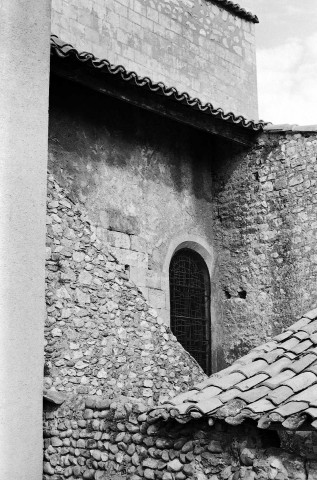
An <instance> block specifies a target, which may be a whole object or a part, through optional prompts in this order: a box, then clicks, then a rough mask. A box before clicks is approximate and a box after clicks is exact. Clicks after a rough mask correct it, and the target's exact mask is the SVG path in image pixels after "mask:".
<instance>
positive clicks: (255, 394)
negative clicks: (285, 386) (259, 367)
mask: <svg viewBox="0 0 317 480" xmlns="http://www.w3.org/2000/svg"><path fill="white" fill-rule="evenodd" d="M269 392H271V390H270V388H269V387H265V386H264V385H262V386H261V387H258V388H253V389H252V390H248V391H247V392H241V393H239V394H238V395H237V397H238V398H240V399H241V400H244V401H245V402H246V403H253V402H256V401H257V400H260V398H263V397H265V396H266V395H267V394H268V393H269ZM291 394H293V391H292V393H291ZM268 398H269V397H268Z"/></svg>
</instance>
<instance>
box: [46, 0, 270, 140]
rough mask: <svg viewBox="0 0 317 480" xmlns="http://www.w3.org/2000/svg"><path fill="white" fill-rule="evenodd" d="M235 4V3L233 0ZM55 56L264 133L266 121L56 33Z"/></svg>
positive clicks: (204, 112)
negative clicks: (78, 46) (249, 117)
mask: <svg viewBox="0 0 317 480" xmlns="http://www.w3.org/2000/svg"><path fill="white" fill-rule="evenodd" d="M229 3H231V2H229ZM51 56H57V57H59V58H63V59H67V58H69V59H74V60H76V61H77V62H79V63H81V64H85V65H87V66H90V67H92V68H94V69H96V70H99V71H100V73H103V74H106V75H110V76H111V77H112V78H114V79H117V80H118V81H124V82H126V83H128V84H130V85H133V86H135V87H139V88H142V89H144V90H147V91H150V92H151V93H153V94H155V95H161V96H164V97H166V98H168V99H169V100H171V101H174V102H178V103H181V104H183V105H186V106H188V107H190V108H192V109H195V110H198V111H200V112H201V113H203V114H207V115H210V116H212V117H214V118H217V119H220V120H223V121H225V122H228V123H232V124H235V125H238V126H239V127H243V128H246V129H248V130H253V131H255V132H261V131H262V130H263V128H264V126H265V125H266V122H264V121H263V120H259V121H258V122H256V121H254V120H247V119H246V118H244V117H243V116H242V115H235V114H234V113H232V112H227V113H225V112H224V110H222V108H214V106H213V105H212V104H211V103H209V102H208V103H202V102H201V100H199V98H192V97H191V96H190V95H189V94H188V93H187V92H179V91H178V90H177V89H176V88H175V87H167V86H166V85H165V84H164V83H163V82H158V83H155V82H153V81H152V80H151V79H150V78H149V77H140V76H139V75H137V74H136V73H135V72H129V71H127V70H126V69H125V68H124V67H123V66H122V65H112V64H111V63H110V62H109V61H108V60H106V59H98V58H96V57H95V56H94V55H93V54H92V53H87V52H81V53H80V52H78V51H77V50H76V49H75V48H74V47H73V46H72V45H70V44H69V43H64V42H62V41H61V40H60V39H59V38H58V37H57V36H56V35H51Z"/></svg>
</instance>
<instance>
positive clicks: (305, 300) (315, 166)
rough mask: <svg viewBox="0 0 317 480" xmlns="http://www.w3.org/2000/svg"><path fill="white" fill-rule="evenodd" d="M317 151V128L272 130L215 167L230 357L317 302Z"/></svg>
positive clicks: (228, 359) (222, 299) (225, 338)
mask: <svg viewBox="0 0 317 480" xmlns="http://www.w3.org/2000/svg"><path fill="white" fill-rule="evenodd" d="M316 157H317V134H316V131H305V129H302V131H297V132H296V131H291V132H287V131H285V132H276V131H272V132H267V133H265V134H263V135H262V136H261V137H260V138H259V140H258V143H257V145H256V146H255V148H254V149H252V150H251V151H250V152H248V153H247V154H241V155H236V156H233V157H232V156H228V159H227V161H224V157H223V159H222V162H221V163H220V162H219V164H218V166H217V167H216V168H215V169H214V187H215V193H214V195H215V196H214V206H215V217H214V228H215V232H217V233H216V237H217V240H216V245H217V246H216V247H215V248H216V250H217V254H218V278H219V288H220V293H219V297H218V298H219V302H220V303H221V306H220V305H219V307H218V308H219V310H221V311H222V326H223V332H224V336H223V344H224V352H225V362H226V363H231V362H232V360H234V359H236V358H238V357H240V356H242V355H243V354H245V353H247V352H248V351H249V350H250V348H251V347H253V346H256V345H258V344H260V343H262V342H264V341H265V340H266V339H267V338H269V337H271V336H273V335H275V334H277V333H280V332H281V331H282V330H283V329H284V328H286V327H287V326H289V325H290V324H291V323H292V322H293V321H294V319H295V318H296V317H297V316H298V315H299V314H301V312H303V311H306V310H309V309H311V308H314V307H315V306H316V304H317V289H316V283H317V243H316V235H317V208H316V203H317V195H316V193H317V163H316Z"/></svg>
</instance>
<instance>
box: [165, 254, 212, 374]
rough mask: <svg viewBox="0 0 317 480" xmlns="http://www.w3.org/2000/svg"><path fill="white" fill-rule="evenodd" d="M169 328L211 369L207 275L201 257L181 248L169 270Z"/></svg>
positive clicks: (201, 364) (205, 266)
mask: <svg viewBox="0 0 317 480" xmlns="http://www.w3.org/2000/svg"><path fill="white" fill-rule="evenodd" d="M169 274H170V276H169V278H170V301H171V330H172V332H173V334H174V335H175V336H176V338H177V340H178V341H179V342H180V343H181V344H182V346H183V347H184V348H185V350H187V351H188V352H189V353H190V354H191V355H192V356H193V357H194V358H195V359H196V360H197V362H198V363H199V365H200V366H201V367H202V368H203V370H204V371H205V372H206V373H207V374H210V373H211V325H210V278H209V273H208V268H207V265H206V263H205V262H204V260H203V258H202V257H201V256H200V255H199V254H198V253H196V252H194V251H193V250H190V249H188V248H184V249H182V250H179V251H178V252H176V253H175V255H174V256H173V258H172V260H171V264H170V271H169Z"/></svg>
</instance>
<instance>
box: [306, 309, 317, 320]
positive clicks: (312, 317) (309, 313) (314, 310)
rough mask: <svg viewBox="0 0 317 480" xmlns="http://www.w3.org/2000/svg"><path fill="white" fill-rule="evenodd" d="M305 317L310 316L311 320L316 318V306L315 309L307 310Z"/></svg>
mask: <svg viewBox="0 0 317 480" xmlns="http://www.w3.org/2000/svg"><path fill="white" fill-rule="evenodd" d="M303 317H305V318H309V320H314V319H315V318H317V308H314V309H313V310H310V311H309V312H306V313H305V315H303Z"/></svg>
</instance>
